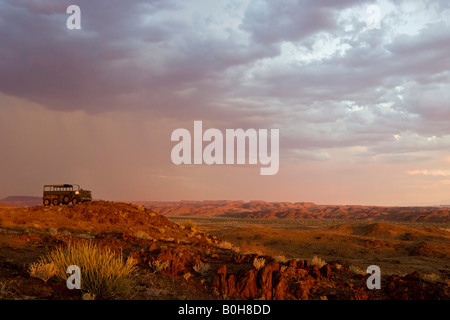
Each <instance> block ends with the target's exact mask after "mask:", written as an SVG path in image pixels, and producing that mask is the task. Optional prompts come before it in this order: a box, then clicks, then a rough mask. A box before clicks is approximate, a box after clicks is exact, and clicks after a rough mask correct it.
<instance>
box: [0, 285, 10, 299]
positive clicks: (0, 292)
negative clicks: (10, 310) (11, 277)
mask: <svg viewBox="0 0 450 320" xmlns="http://www.w3.org/2000/svg"><path fill="white" fill-rule="evenodd" d="M10 294H11V291H10V290H9V288H8V285H7V284H6V283H5V282H0V298H2V299H5V298H7V297H8V296H9V295H10Z"/></svg>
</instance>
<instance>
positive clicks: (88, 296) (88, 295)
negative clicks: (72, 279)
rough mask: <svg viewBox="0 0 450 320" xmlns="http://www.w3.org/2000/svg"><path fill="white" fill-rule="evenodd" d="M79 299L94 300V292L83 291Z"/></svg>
mask: <svg viewBox="0 0 450 320" xmlns="http://www.w3.org/2000/svg"><path fill="white" fill-rule="evenodd" d="M81 299H82V300H95V294H92V293H89V292H86V293H83V295H82V296H81Z"/></svg>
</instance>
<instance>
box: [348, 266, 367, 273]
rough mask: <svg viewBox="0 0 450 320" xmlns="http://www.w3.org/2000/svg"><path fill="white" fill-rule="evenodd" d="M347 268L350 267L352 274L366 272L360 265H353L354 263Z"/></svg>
mask: <svg viewBox="0 0 450 320" xmlns="http://www.w3.org/2000/svg"><path fill="white" fill-rule="evenodd" d="M349 269H350V271H351V272H353V273H354V274H360V275H365V274H366V271H365V270H363V269H361V268H360V267H358V266H355V265H353V264H352V265H350V266H349Z"/></svg>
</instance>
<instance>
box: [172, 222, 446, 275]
mask: <svg viewBox="0 0 450 320" xmlns="http://www.w3.org/2000/svg"><path fill="white" fill-rule="evenodd" d="M170 219H171V220H172V221H174V222H181V221H186V220H191V221H192V222H193V223H195V224H197V225H198V229H199V230H200V231H203V232H206V233H209V234H212V235H216V236H218V237H219V238H221V239H223V240H226V241H229V242H231V243H233V244H235V245H236V246H238V247H240V249H241V251H242V252H245V253H258V254H261V255H263V254H266V255H271V256H274V257H279V259H287V260H289V259H312V258H313V257H314V256H317V257H319V258H321V259H324V260H325V261H335V260H346V261H348V262H349V263H351V264H352V265H354V266H356V267H358V268H360V269H363V270H365V269H366V268H367V267H368V266H369V265H373V264H375V265H378V266H379V267H380V268H381V270H382V274H386V275H390V274H399V275H405V274H408V273H411V272H414V271H418V272H419V273H420V274H422V275H429V274H435V275H437V276H438V277H439V278H441V279H444V280H445V279H449V278H450V232H449V231H450V223H448V224H445V223H440V224H437V223H434V224H433V223H406V222H405V223H393V222H389V223H388V222H384V223H378V222H377V223H374V222H370V221H357V222H355V221H353V220H326V219H325V220H307V219H304V220H273V219H233V218H216V217H207V218H195V217H170Z"/></svg>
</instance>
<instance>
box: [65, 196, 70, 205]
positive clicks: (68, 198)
mask: <svg viewBox="0 0 450 320" xmlns="http://www.w3.org/2000/svg"><path fill="white" fill-rule="evenodd" d="M69 202H70V197H69V196H64V198H63V204H69Z"/></svg>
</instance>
